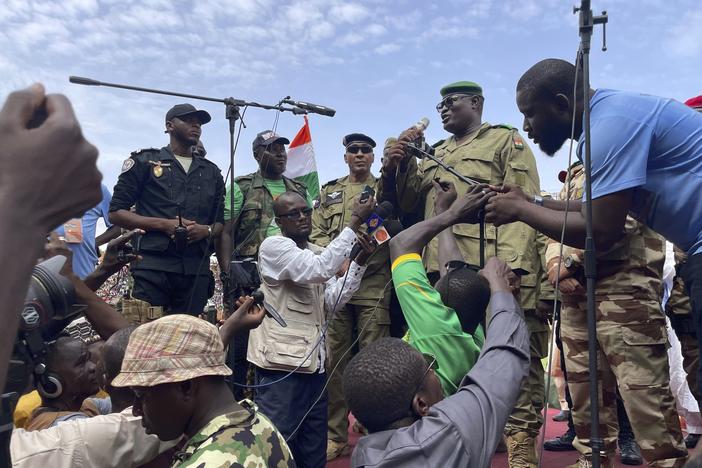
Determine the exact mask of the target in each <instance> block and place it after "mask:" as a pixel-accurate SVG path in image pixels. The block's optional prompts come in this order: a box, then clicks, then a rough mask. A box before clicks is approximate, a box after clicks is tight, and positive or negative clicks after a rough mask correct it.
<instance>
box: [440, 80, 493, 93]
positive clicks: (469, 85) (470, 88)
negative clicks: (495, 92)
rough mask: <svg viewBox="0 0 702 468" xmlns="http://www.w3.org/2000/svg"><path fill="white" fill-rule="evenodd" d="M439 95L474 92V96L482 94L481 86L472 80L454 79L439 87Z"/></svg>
mask: <svg viewBox="0 0 702 468" xmlns="http://www.w3.org/2000/svg"><path fill="white" fill-rule="evenodd" d="M439 92H440V93H441V97H444V96H448V95H449V94H456V93H465V94H474V95H476V96H482V95H483V88H481V87H480V85H479V84H478V83H474V82H472V81H456V82H455V83H451V84H447V85H446V86H444V87H443V88H441V91H439Z"/></svg>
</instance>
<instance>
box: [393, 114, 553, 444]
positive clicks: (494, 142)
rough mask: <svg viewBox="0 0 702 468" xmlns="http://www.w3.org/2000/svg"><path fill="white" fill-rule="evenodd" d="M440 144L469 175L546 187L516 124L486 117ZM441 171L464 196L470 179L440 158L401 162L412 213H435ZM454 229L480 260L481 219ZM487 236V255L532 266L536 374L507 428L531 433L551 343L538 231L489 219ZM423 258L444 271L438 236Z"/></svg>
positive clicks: (467, 252)
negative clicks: (539, 308) (435, 184)
mask: <svg viewBox="0 0 702 468" xmlns="http://www.w3.org/2000/svg"><path fill="white" fill-rule="evenodd" d="M434 147H435V155H436V157H437V158H439V159H441V160H443V161H444V162H445V163H447V164H449V165H451V166H453V168H454V169H456V170H457V171H458V172H459V173H460V174H463V175H465V176H466V177H470V178H472V179H476V180H478V181H480V182H488V183H490V184H495V185H500V184H502V183H512V184H516V185H519V186H520V187H522V189H523V190H524V192H526V193H530V194H537V193H539V191H540V190H539V174H538V171H537V169H536V160H535V159H534V155H533V154H532V152H531V150H530V149H529V147H528V146H527V145H526V144H525V143H524V141H523V140H522V137H521V136H520V135H519V133H518V132H517V130H516V129H514V128H512V127H509V126H506V125H490V124H489V123H483V125H482V126H481V127H480V129H479V130H478V131H477V132H476V134H475V135H474V136H473V137H471V138H469V139H468V140H466V141H465V142H463V143H461V144H458V143H457V142H456V140H455V138H454V137H453V136H451V137H449V138H448V139H446V140H445V141H440V142H439V143H437V144H435V145H434ZM436 177H438V178H440V179H441V180H446V181H450V182H453V183H454V185H455V186H456V190H457V191H458V194H459V196H460V195H462V194H463V193H465V192H466V191H467V190H468V185H467V184H465V183H464V182H461V181H460V180H458V179H457V178H456V177H455V176H454V175H452V174H450V173H449V172H446V171H445V170H444V169H443V168H441V167H440V166H438V165H437V164H436V163H435V162H433V161H431V160H429V159H423V160H422V161H421V163H419V165H417V162H416V160H415V158H410V159H409V162H408V163H407V168H406V170H403V168H402V167H400V169H399V170H398V172H397V175H396V195H397V200H398V203H399V206H400V208H401V209H402V210H403V211H404V212H407V213H412V212H416V211H419V210H423V213H424V218H425V219H428V218H430V217H432V216H434V198H435V193H434V189H433V188H432V180H433V179H434V178H436ZM453 232H454V234H455V235H456V242H457V243H458V247H459V248H460V250H461V253H462V254H463V257H464V258H465V261H466V262H468V263H472V264H475V265H477V264H479V262H480V254H479V252H480V242H479V240H480V231H479V225H477V224H456V225H455V226H454V227H453ZM485 241H486V242H485V256H486V258H487V257H489V256H491V255H495V254H496V255H497V256H498V257H500V258H501V259H502V260H504V261H506V262H507V263H508V264H509V265H510V266H511V267H512V268H523V269H524V270H526V271H528V272H529V274H528V275H526V276H523V277H522V282H521V295H520V305H521V306H522V309H524V312H525V314H524V315H525V319H526V322H527V325H528V326H529V330H530V331H531V353H532V356H531V362H532V366H531V370H530V375H531V377H530V378H528V379H525V381H524V384H523V387H524V388H523V391H522V392H521V394H520V396H519V399H518V401H517V404H516V406H515V410H514V412H513V413H512V415H511V416H510V419H509V421H508V423H507V426H506V428H505V433H506V434H507V435H513V434H516V433H519V432H527V433H528V434H529V436H530V437H535V436H536V435H537V434H538V433H539V429H540V427H541V424H542V417H541V415H540V411H539V408H541V407H543V403H542V401H543V393H544V391H543V366H542V364H541V358H542V357H544V356H545V355H546V350H547V346H548V323H547V322H546V320H545V318H544V317H543V316H541V315H540V314H537V313H536V310H535V309H536V299H537V295H538V282H539V281H540V276H541V259H540V258H539V253H538V251H537V249H535V248H534V245H535V242H536V231H535V230H534V229H532V228H531V227H529V226H527V225H526V224H524V223H513V224H509V225H505V226H501V227H500V228H499V233H498V230H497V229H496V228H495V226H492V225H487V226H486V227H485ZM423 258H424V264H425V266H426V268H427V271H428V272H430V273H431V272H436V271H438V264H437V258H438V240H437V239H434V240H432V241H431V242H430V243H429V245H428V246H427V247H426V249H425V251H424V255H423ZM537 376H538V378H537ZM537 381H538V382H537ZM532 384H534V388H533V389H532ZM537 401H538V403H536V402H537ZM535 403H536V404H535Z"/></svg>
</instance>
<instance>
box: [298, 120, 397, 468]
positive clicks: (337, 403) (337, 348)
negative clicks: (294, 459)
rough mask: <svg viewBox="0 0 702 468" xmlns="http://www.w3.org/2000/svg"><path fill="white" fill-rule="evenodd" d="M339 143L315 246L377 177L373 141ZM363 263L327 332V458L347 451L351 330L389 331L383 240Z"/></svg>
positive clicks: (315, 222)
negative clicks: (340, 173) (340, 157)
mask: <svg viewBox="0 0 702 468" xmlns="http://www.w3.org/2000/svg"><path fill="white" fill-rule="evenodd" d="M342 144H343V145H344V148H345V153H344V161H345V162H346V164H347V165H348V166H349V175H348V176H345V177H341V178H339V179H334V180H331V181H329V182H327V183H326V184H324V185H323V186H322V189H321V193H320V203H319V206H317V207H316V208H315V210H314V212H313V214H312V235H311V236H310V241H311V242H313V243H315V244H317V245H319V246H321V247H326V246H327V245H328V244H329V243H330V242H331V241H332V239H334V238H335V237H337V236H338V235H339V234H340V233H341V231H342V230H343V229H344V227H345V226H346V225H347V224H348V222H349V220H350V219H351V214H352V213H351V211H352V208H353V201H354V199H355V198H357V197H358V195H359V194H360V193H361V192H362V191H363V189H364V187H365V186H369V187H371V188H372V189H373V190H375V191H377V190H378V183H379V179H378V178H377V177H375V176H373V174H372V173H371V171H370V169H371V165H372V164H373V160H374V153H373V148H375V146H376V143H375V141H374V140H373V139H372V138H370V137H369V136H367V135H364V134H362V133H352V134H350V135H346V136H345V137H344V138H343V141H342ZM367 265H368V268H367V269H366V273H365V274H364V275H363V280H362V281H361V285H360V287H359V288H358V291H357V292H356V293H354V295H353V297H352V298H351V299H350V300H349V301H348V303H347V304H346V305H345V306H344V307H343V308H342V309H340V310H339V311H338V312H337V313H336V315H335V317H334V319H333V320H332V321H331V322H330V325H329V330H328V332H327V338H328V339H329V347H330V348H331V366H330V367H329V368H330V369H334V368H335V367H336V366H337V365H338V368H336V371H335V372H334V374H333V375H332V376H331V377H330V378H329V386H328V394H329V404H328V405H329V406H328V408H329V410H328V411H329V422H328V443H327V460H332V459H334V458H337V457H339V456H342V455H346V454H348V453H349V452H350V448H349V446H348V425H349V424H348V413H349V411H348V408H347V406H346V402H345V401H344V396H343V394H342V392H341V377H342V376H343V375H344V369H345V368H346V364H347V363H348V361H349V360H350V359H351V358H352V357H353V354H352V353H351V352H348V353H347V352H346V351H347V350H349V348H351V347H352V346H353V342H354V337H355V336H357V337H358V346H359V348H360V349H362V348H364V347H365V346H367V345H369V344H370V343H372V342H373V341H375V340H377V339H379V338H382V337H385V336H389V335H390V312H389V306H390V291H389V290H390V286H389V285H388V282H389V281H390V256H389V253H388V248H387V244H383V245H381V246H380V247H379V248H378V249H377V250H376V251H375V253H374V254H373V255H372V256H371V257H370V258H369V259H368V261H367ZM386 285H388V287H387V288H386ZM344 353H346V354H345V355H344ZM340 360H341V362H340Z"/></svg>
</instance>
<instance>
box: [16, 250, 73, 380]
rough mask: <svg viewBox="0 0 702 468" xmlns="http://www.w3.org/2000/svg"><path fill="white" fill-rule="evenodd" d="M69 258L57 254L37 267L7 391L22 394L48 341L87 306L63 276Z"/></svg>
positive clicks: (30, 283) (24, 309)
mask: <svg viewBox="0 0 702 468" xmlns="http://www.w3.org/2000/svg"><path fill="white" fill-rule="evenodd" d="M65 263H66V257H64V256H63V255H57V256H55V257H52V258H50V259H48V260H45V261H43V262H41V263H39V264H38V265H36V266H35V267H34V270H33V271H32V277H31V279H30V282H29V289H28V290H27V295H26V296H25V300H24V307H23V308H22V312H21V314H20V322H19V330H18V332H17V338H16V340H15V347H14V350H13V353H12V359H11V361H10V368H9V371H8V375H7V383H6V384H5V393H7V392H19V393H22V392H23V391H24V390H25V389H26V388H27V385H28V383H29V378H30V376H31V374H32V373H33V372H34V368H35V366H36V365H37V363H39V362H40V361H42V359H43V356H44V354H45V353H46V348H47V347H48V342H51V341H53V340H55V339H56V337H58V335H59V334H60V333H61V331H62V330H63V329H64V328H65V327H66V325H68V324H69V323H70V322H71V321H72V320H73V319H74V318H76V316H77V315H78V314H80V313H81V312H82V311H83V310H84V309H85V306H83V305H80V304H77V303H76V301H75V290H74V288H73V284H72V283H71V281H70V280H69V279H68V278H66V277H65V276H63V275H61V269H62V268H63V265H64V264H65Z"/></svg>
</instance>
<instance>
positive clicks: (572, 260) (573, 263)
mask: <svg viewBox="0 0 702 468" xmlns="http://www.w3.org/2000/svg"><path fill="white" fill-rule="evenodd" d="M563 265H565V267H566V268H568V269H570V268H577V267H579V266H580V257H578V256H577V255H575V254H570V255H568V256H567V257H566V258H565V260H563Z"/></svg>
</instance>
